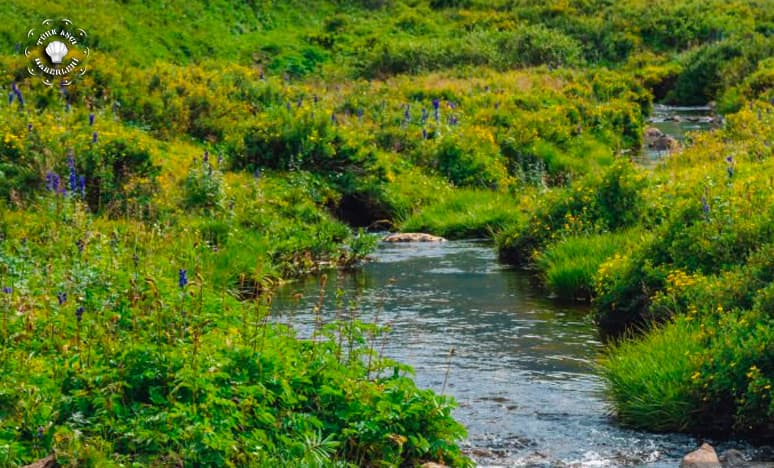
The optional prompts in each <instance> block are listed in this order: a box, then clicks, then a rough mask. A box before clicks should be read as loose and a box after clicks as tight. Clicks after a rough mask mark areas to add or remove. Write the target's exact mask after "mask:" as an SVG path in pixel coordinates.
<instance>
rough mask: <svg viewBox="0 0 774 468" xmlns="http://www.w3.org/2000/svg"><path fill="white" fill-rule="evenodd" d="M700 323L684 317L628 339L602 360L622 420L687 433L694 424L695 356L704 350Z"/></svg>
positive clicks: (636, 425) (654, 428) (634, 424)
mask: <svg viewBox="0 0 774 468" xmlns="http://www.w3.org/2000/svg"><path fill="white" fill-rule="evenodd" d="M696 331H697V324H695V323H691V322H689V321H686V320H679V321H677V322H676V323H670V324H667V325H665V326H663V327H662V328H658V329H656V330H654V331H653V332H651V333H649V334H648V335H646V336H645V337H644V338H642V339H641V340H637V341H629V340H623V341H621V342H620V343H618V344H616V345H613V346H611V347H610V349H609V350H608V351H607V353H606V356H605V357H604V358H603V359H602V361H601V363H600V366H601V370H602V375H603V376H604V378H605V380H606V381H607V383H608V389H609V395H610V399H611V400H612V402H613V405H614V408H615V414H616V416H617V418H618V419H619V420H620V421H621V422H623V423H624V424H627V425H630V426H633V427H637V428H647V429H649V430H654V431H685V430H687V429H689V428H692V427H693V426H694V425H695V424H694V421H695V419H694V417H693V414H692V413H693V412H694V411H695V408H696V401H695V399H694V397H693V388H692V386H691V376H692V375H693V373H694V372H695V371H696V370H697V369H698V367H697V366H696V364H695V363H693V362H692V358H691V356H692V355H693V354H695V353H699V352H701V350H702V343H701V340H699V339H698V338H697V333H696Z"/></svg>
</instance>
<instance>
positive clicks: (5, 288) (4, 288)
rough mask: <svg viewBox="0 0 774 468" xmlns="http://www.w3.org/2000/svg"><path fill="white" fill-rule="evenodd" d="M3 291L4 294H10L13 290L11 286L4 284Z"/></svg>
mask: <svg viewBox="0 0 774 468" xmlns="http://www.w3.org/2000/svg"><path fill="white" fill-rule="evenodd" d="M3 292H4V293H5V294H11V293H12V292H13V288H12V287H11V286H5V287H3Z"/></svg>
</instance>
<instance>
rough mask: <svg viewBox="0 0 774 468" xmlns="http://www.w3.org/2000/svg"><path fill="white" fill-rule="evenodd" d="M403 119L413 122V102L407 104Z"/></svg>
mask: <svg viewBox="0 0 774 468" xmlns="http://www.w3.org/2000/svg"><path fill="white" fill-rule="evenodd" d="M403 120H404V121H405V122H406V123H409V122H411V104H406V110H405V111H404V112H403Z"/></svg>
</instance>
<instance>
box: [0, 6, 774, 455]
mask: <svg viewBox="0 0 774 468" xmlns="http://www.w3.org/2000/svg"><path fill="white" fill-rule="evenodd" d="M768 6H769V5H768V4H767V2H749V1H734V2H728V1H719V0H718V1H710V2H707V1H698V0H697V1H691V0H681V1H671V2H666V1H664V2H661V1H658V2H653V1H649V2H644V1H640V0H626V1H621V2H611V1H607V0H585V1H580V0H578V1H558V0H557V1H551V2H545V1H529V0H510V1H505V0H501V1H496V2H485V1H477V0H430V1H419V0H405V1H399V0H392V1H390V0H381V1H380V0H362V1H343V0H342V1H339V2H333V1H319V2H300V1H288V2H272V1H253V2H242V3H234V2H225V1H207V2H204V1H196V0H188V1H185V2H183V1H177V0H175V1H167V2H163V3H155V4H154V3H151V4H148V3H143V2H135V1H123V2H117V1H101V2H97V1H95V2H90V3H88V4H83V3H76V2H64V3H52V2H42V1H25V2H21V1H16V0H12V1H10V2H7V5H5V6H4V7H3V8H2V9H0V24H2V25H3V26H2V27H0V51H2V54H0V83H4V84H3V85H2V86H3V87H4V89H6V90H7V91H8V92H9V99H8V101H4V102H3V105H2V106H0V283H2V284H0V286H2V287H3V293H2V295H0V296H1V297H0V312H1V313H2V317H0V319H1V320H2V322H1V324H2V330H1V331H2V349H1V350H0V353H2V359H0V367H2V372H0V465H17V464H22V463H26V462H29V461H31V460H33V459H36V458H39V457H42V456H44V455H46V454H47V453H50V452H51V451H55V452H56V454H57V457H58V459H59V460H60V463H62V464H68V463H69V464H72V465H73V466H75V465H88V464H92V465H94V466H106V465H108V464H110V463H113V464H122V463H123V464H126V463H130V462H135V463H138V464H158V465H165V464H176V463H178V462H181V461H185V463H187V464H191V465H197V464H202V465H217V466H238V465H252V466H255V465H261V464H310V465H325V464H332V465H343V466H346V465H347V464H354V465H368V464H373V465H376V464H387V465H408V466H411V465H413V464H420V463H422V462H424V461H431V460H432V461H441V462H445V463H449V464H452V465H465V464H467V463H469V461H468V460H467V459H466V458H465V457H464V456H463V455H462V454H461V452H460V449H459V447H458V446H457V442H458V441H459V440H460V438H461V437H463V435H464V429H463V428H462V427H461V426H460V425H459V424H458V423H456V422H454V421H453V419H452V418H451V408H452V407H453V404H454V403H453V401H452V400H451V399H449V398H447V397H444V396H439V395H435V394H433V393H432V392H430V391H426V390H420V389H417V388H416V387H415V386H414V384H413V382H412V381H411V379H410V378H409V377H407V375H409V373H408V370H407V369H406V368H405V367H403V366H401V365H400V364H398V363H393V362H390V361H389V360H385V359H382V357H381V356H375V355H372V354H373V350H374V349H375V348H374V346H373V342H374V340H376V339H377V338H376V337H377V336H378V334H379V333H380V330H377V329H376V328H375V327H374V326H373V325H369V324H363V323H350V322H343V323H334V324H327V325H326V326H325V327H322V326H321V327H320V328H319V329H317V330H316V332H315V338H314V339H313V340H301V339H297V338H295V336H294V333H293V331H292V330H288V329H286V328H283V327H278V326H274V325H272V324H270V323H269V321H268V319H267V316H268V313H269V309H270V304H271V294H272V290H273V287H274V286H275V285H276V284H277V283H278V282H280V281H283V280H285V279H289V278H291V277H293V276H297V275H302V274H306V273H308V272H311V271H316V270H319V269H325V268H336V267H339V268H350V267H355V266H356V265H357V264H358V263H359V262H360V261H362V259H363V257H364V256H366V255H367V254H368V252H369V251H370V250H371V249H372V248H373V245H374V239H373V238H371V237H369V236H368V235H367V234H365V233H364V232H359V233H355V232H353V230H351V229H350V225H354V226H362V227H369V226H370V227H385V226H390V227H398V228H401V227H402V228H404V229H423V230H429V231H432V232H433V233H436V234H442V235H446V236H450V237H466V236H492V237H497V239H498V248H499V249H500V252H501V257H503V259H505V260H507V261H510V262H513V263H520V264H526V263H532V262H535V263H536V264H537V265H538V266H539V268H541V269H542V271H543V272H544V273H545V278H546V280H547V282H548V283H549V286H551V287H553V288H555V290H556V292H557V293H558V294H559V295H560V296H566V297H570V298H573V297H577V296H579V295H580V296H586V297H594V298H595V300H596V304H597V309H598V320H599V322H600V324H601V325H602V326H603V327H604V328H605V329H610V330H621V329H624V328H626V327H630V326H632V325H635V324H636V325H641V324H643V323H650V322H651V321H654V320H655V321H657V322H659V323H669V325H666V327H667V328H665V329H664V330H665V331H659V330H661V329H660V328H658V327H657V326H656V325H655V324H654V327H656V328H657V329H656V330H655V331H654V332H653V334H651V335H647V336H648V338H645V339H644V340H642V341H636V342H633V344H626V345H620V346H618V347H616V348H614V349H612V350H611V355H610V356H611V358H610V359H609V360H607V361H606V362H605V364H604V366H605V369H606V372H607V373H608V376H609V377H610V382H611V392H612V393H611V394H612V396H613V398H614V401H615V402H616V403H617V404H618V405H619V409H620V414H621V417H622V419H623V420H624V421H625V422H628V423H631V424H635V425H639V426H643V427H646V428H652V429H681V430H685V429H697V428H701V427H706V426H703V425H704V424H705V421H706V419H707V418H708V415H709V414H713V413H712V412H713V411H721V410H722V414H723V418H722V419H720V420H719V422H718V424H717V427H713V428H714V429H717V430H720V431H723V430H725V431H729V430H735V431H737V432H742V433H751V432H753V431H757V432H756V433H759V434H763V435H764V436H766V437H768V436H770V435H771V431H770V421H771V417H772V409H771V408H772V406H771V404H772V403H771V398H770V393H769V392H768V389H767V388H766V385H768V383H767V382H768V380H766V379H771V378H772V377H773V374H772V369H773V368H772V365H771V363H770V362H769V360H770V359H769V355H770V354H771V353H767V352H766V350H767V348H765V344H763V345H762V346H763V347H762V348H760V349H759V348H755V347H753V348H749V347H743V346H741V345H738V346H737V345H734V344H733V343H732V344H727V343H725V342H723V341H722V340H719V339H713V338H711V337H709V338H708V337H706V336H705V334H704V333H705V331H704V330H706V328H707V327H714V328H717V327H726V328H727V329H728V330H729V331H728V332H727V333H729V334H730V333H735V334H738V336H739V337H740V340H742V341H740V343H741V342H743V338H742V337H746V336H748V335H750V334H752V335H754V340H755V343H756V345H757V344H759V343H765V342H766V341H765V340H766V337H767V336H768V335H767V333H768V331H767V330H768V329H769V328H770V322H771V317H770V308H768V306H767V305H766V304H767V302H766V297H767V296H766V294H767V293H766V291H768V289H770V287H769V285H770V282H771V278H769V277H768V276H767V273H766V271H768V270H767V268H768V267H767V263H766V260H765V259H764V253H765V248H766V247H765V246H766V245H767V243H768V242H769V241H770V234H771V232H770V225H771V223H770V217H769V216H768V215H767V214H766V213H768V212H770V211H771V210H770V209H769V208H770V207H771V206H772V200H771V199H770V197H768V195H767V193H768V192H767V191H766V188H765V187H767V185H766V184H768V187H771V180H769V179H767V178H766V176H765V174H767V173H768V172H767V171H768V169H770V168H769V167H768V166H769V165H770V164H769V156H770V155H771V145H770V143H771V142H770V141H769V140H770V136H771V135H772V133H774V132H772V128H771V125H772V122H771V111H772V107H771V104H770V100H771V99H772V98H774V94H773V93H774V91H772V84H773V83H774V78H773V77H774V74H773V73H774V72H773V71H772V70H774V62H772V59H771V58H770V57H771V56H772V55H774V39H773V38H772V34H773V33H774V9H772V8H769V7H768ZM708 12H710V13H711V14H709V13H708ZM48 17H51V18H61V17H68V18H70V19H71V20H73V21H74V22H75V23H76V24H78V25H79V26H81V27H83V28H84V29H85V30H86V31H88V33H89V36H88V43H89V46H90V47H91V48H92V49H93V54H92V56H91V59H90V64H89V68H90V70H89V72H88V74H87V75H86V76H85V77H84V78H83V79H82V80H80V81H79V82H77V83H76V84H75V85H73V86H70V87H67V88H65V89H60V88H58V87H46V86H44V85H43V84H42V83H41V82H40V81H39V80H35V79H31V78H29V77H28V76H27V72H26V63H25V59H24V57H23V56H22V55H21V54H20V53H19V51H18V50H17V47H16V46H17V44H21V43H22V42H23V41H24V38H25V35H26V31H27V30H28V29H30V28H34V27H38V25H39V24H40V21H42V20H43V19H44V18H48ZM12 84H15V86H16V89H18V94H17V93H16V92H14V91H12ZM19 94H20V95H21V96H23V104H22V101H20V99H19V96H18V95H19ZM654 100H661V101H666V102H681V103H705V102H707V101H710V100H715V101H717V103H718V109H719V110H720V111H721V112H723V113H727V114H729V115H728V121H729V124H728V126H727V127H726V128H723V129H719V130H718V131H716V132H714V133H712V134H710V135H707V136H703V137H699V136H697V137H695V138H694V139H693V141H694V143H693V144H691V145H690V147H689V148H687V149H686V150H685V151H684V152H682V153H681V154H680V155H678V156H675V157H674V158H672V159H671V160H670V161H669V163H668V164H667V165H666V166H665V167H664V168H661V169H658V170H656V171H654V172H652V173H651V172H645V171H642V170H640V169H638V168H636V167H634V166H633V165H632V164H631V163H629V162H628V160H627V158H626V157H625V156H623V155H625V154H626V153H627V152H630V151H636V150H638V149H639V147H640V146H641V144H642V130H643V127H644V123H645V118H646V116H647V115H648V113H649V112H650V110H651V106H652V104H653V102H654ZM731 114H733V115H731ZM727 157H731V159H730V160H727V159H725V158H727ZM724 161H725V162H724ZM767 197H768V198H767ZM704 206H707V207H709V208H708V209H705V208H704ZM750 206H755V207H758V208H761V207H764V208H765V209H758V210H756V211H755V212H751V211H750V208H749V207H750ZM348 224H349V225H348ZM652 233H657V234H658V235H653V234H652ZM697 246H700V247H697ZM756 259H757V260H756ZM756 262H757V263H756ZM750 271H754V272H756V273H755V274H756V275H758V273H757V272H760V274H759V275H758V276H755V275H752V276H750V275H749V274H748V273H749V272H750ZM735 275H736V276H735ZM685 278H689V279H690V281H689V280H686V279H685ZM733 278H737V279H738V282H737V283H733V282H732V283H730V284H736V286H735V287H737V289H734V290H733V291H730V290H729V292H728V294H727V295H723V294H725V293H719V292H718V291H719V290H720V291H725V289H723V288H720V289H718V288H717V287H716V285H718V284H721V285H728V284H729V281H731V280H730V279H733ZM750 278H755V279H754V280H753V279H750ZM678 280H679V281H678ZM675 281H677V283H676V282H675ZM678 283H679V284H678ZM324 287H328V286H326V285H325V284H321V288H324ZM724 287H725V286H724ZM720 306H722V307H723V309H722V310H734V315H733V316H734V317H739V320H738V321H737V322H735V323H736V325H734V324H730V322H728V321H729V320H730V319H728V318H726V316H725V315H723V314H720V313H718V310H719V309H718V307H720ZM697 311H701V313H698V312H697ZM672 317H685V318H684V319H676V320H675V322H674V323H672V322H671V320H672ZM699 318H700V319H699ZM682 320H685V322H683V321H682ZM669 327H676V328H675V329H674V330H673V329H671V328H669ZM702 327H703V328H702ZM726 328H723V330H726ZM660 333H663V334H673V333H679V334H681V336H689V337H690V339H693V340H698V341H696V342H700V343H703V345H702V346H698V345H697V348H696V349H697V350H698V351H697V353H699V354H696V356H693V355H691V357H690V358H686V359H682V360H675V361H673V362H674V363H675V366H682V367H680V369H679V372H675V373H672V374H668V375H667V376H666V377H664V380H663V381H662V380H659V379H653V382H662V383H663V384H664V385H677V386H679V387H680V391H681V392H682V393H679V395H680V398H682V399H681V400H680V404H678V405H675V408H689V410H688V413H687V414H688V416H685V415H684V414H682V413H681V414H680V415H679V418H676V419H675V420H674V421H675V422H669V421H672V420H669V421H668V422H663V421H662V422H658V423H656V422H654V421H653V420H652V419H649V418H648V417H647V416H648V415H643V414H642V413H641V412H638V411H637V410H633V411H630V410H629V409H628V407H627V406H626V403H627V402H629V401H636V402H639V401H645V402H646V404H645V405H644V407H645V408H652V407H653V406H654V405H657V404H658V403H659V402H660V401H661V398H662V396H663V388H664V387H663V386H661V387H650V388H652V389H653V392H652V393H647V392H643V391H641V387H640V386H638V383H639V382H642V380H643V379H648V378H649V375H651V374H652V373H653V372H655V371H656V369H653V368H652V367H647V366H648V364H647V362H645V363H640V362H639V361H638V360H637V357H638V356H639V355H640V354H641V353H647V352H649V350H651V349H652V347H658V346H662V345H663V343H665V342H668V341H669V340H663V339H659V337H660V336H662V335H660ZM668 336H671V335H668ZM732 336H737V335H732ZM705 338H706V340H709V341H701V340H700V339H702V340H703V339H705ZM744 339H746V338H744ZM750 339H753V338H750ZM649 347H650V348H649ZM746 349H752V350H753V351H750V352H747V351H745V353H747V354H744V360H740V359H738V356H739V353H742V351H743V350H746ZM756 349H757V350H758V351H755V350H756ZM707 350H713V351H712V353H711V354H713V355H717V356H720V357H718V358H713V359H714V360H713V359H710V357H708V355H707V354H706V353H708V351H707ZM660 351H661V352H663V353H666V354H665V355H669V353H674V352H677V351H676V349H673V348H669V349H660ZM702 353H704V354H702ZM767 359H768V360H767ZM627 360H628V361H627ZM742 361H743V364H744V366H746V368H745V369H747V370H745V371H744V372H743V373H740V372H741V371H739V370H738V369H740V367H735V366H736V364H737V363H739V362H742ZM632 362H636V363H638V365H640V364H641V365H642V366H643V367H641V369H642V371H641V372H628V371H627V372H622V371H621V370H622V369H624V370H625V369H628V368H629V367H627V366H629V365H630V364H631V363H632ZM731 364H734V365H733V366H732V365H731ZM751 366H754V369H757V370H751V369H753V367H751ZM732 368H735V369H737V370H730V369H732ZM695 372H699V374H698V375H699V376H700V377H701V378H699V377H694V376H695V375H697V374H695ZM748 372H753V373H754V374H755V375H754V376H755V378H754V379H753V378H752V377H750V378H749V379H748V378H747V377H745V376H747V373H748ZM649 373H651V374H649ZM685 376H688V377H687V378H685ZM721 377H722V378H721ZM705 378H706V380H705ZM680 379H682V380H680ZM713 379H714V380H713ZM704 384H706V386H704V387H702V385H704ZM632 389H633V390H632ZM634 390H636V391H637V395H638V399H637V400H633V399H631V398H628V397H630V396H631V393H630V392H631V391H634ZM767 405H768V406H767ZM681 411H682V410H681ZM754 414H762V415H763V416H753V415H754ZM686 418H688V419H686ZM755 418H758V419H755ZM686 421H687V422H686Z"/></svg>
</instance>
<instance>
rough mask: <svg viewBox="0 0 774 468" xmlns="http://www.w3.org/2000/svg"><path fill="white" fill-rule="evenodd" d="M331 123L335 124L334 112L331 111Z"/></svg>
mask: <svg viewBox="0 0 774 468" xmlns="http://www.w3.org/2000/svg"><path fill="white" fill-rule="evenodd" d="M331 123H332V124H333V125H336V113H335V112H334V113H331Z"/></svg>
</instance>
